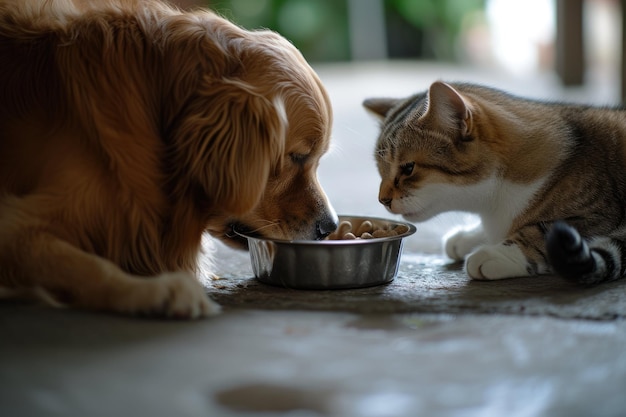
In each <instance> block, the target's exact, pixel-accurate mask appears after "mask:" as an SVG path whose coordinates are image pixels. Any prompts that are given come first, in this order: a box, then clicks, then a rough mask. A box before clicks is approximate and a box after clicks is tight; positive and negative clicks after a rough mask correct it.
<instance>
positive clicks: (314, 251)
mask: <svg viewBox="0 0 626 417" xmlns="http://www.w3.org/2000/svg"><path fill="white" fill-rule="evenodd" d="M344 220H348V221H350V222H351V223H352V224H353V225H357V226H355V228H356V227H358V224H360V223H362V222H363V221H365V220H369V221H371V222H372V223H373V224H374V226H375V227H376V228H393V227H395V226H397V225H405V226H407V227H408V231H407V232H405V233H402V234H400V235H397V236H390V237H381V238H373V239H357V240H319V241H317V240H279V239H265V238H257V237H253V236H248V235H246V234H242V233H239V235H241V236H243V237H245V238H247V239H248V246H249V249H250V259H251V261H252V270H253V272H254V275H255V276H256V278H257V279H258V280H260V281H261V282H264V283H266V284H271V285H277V286H281V287H287V288H297V289H316V290H320V289H341V288H361V287H370V286H373V285H380V284H385V283H387V282H391V281H392V280H393V279H394V278H395V276H396V274H397V272H398V265H399V264H400V255H401V252H402V244H403V239H404V238H405V237H407V236H410V235H412V234H413V233H415V226H413V225H412V224H410V223H405V222H399V221H395V220H386V219H380V218H371V217H360V216H339V221H340V222H341V221H344Z"/></svg>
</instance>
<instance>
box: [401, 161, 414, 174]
mask: <svg viewBox="0 0 626 417" xmlns="http://www.w3.org/2000/svg"><path fill="white" fill-rule="evenodd" d="M413 168H415V162H407V163H406V164H402V165H400V174H402V175H404V176H407V177H408V176H409V175H411V174H412V173H413Z"/></svg>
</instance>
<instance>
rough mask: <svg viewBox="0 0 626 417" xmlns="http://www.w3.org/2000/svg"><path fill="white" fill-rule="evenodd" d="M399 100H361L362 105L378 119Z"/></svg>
mask: <svg viewBox="0 0 626 417" xmlns="http://www.w3.org/2000/svg"><path fill="white" fill-rule="evenodd" d="M399 101H400V100H398V99H395V98H368V99H366V100H365V101H364V102H363V107H365V109H366V110H368V111H369V112H370V113H371V114H373V115H374V116H376V117H377V118H378V119H380V120H385V117H386V116H387V114H388V113H389V110H391V109H392V108H393V107H394V106H395V105H396V104H398V102H399Z"/></svg>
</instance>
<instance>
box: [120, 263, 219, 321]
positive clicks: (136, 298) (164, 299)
mask: <svg viewBox="0 0 626 417" xmlns="http://www.w3.org/2000/svg"><path fill="white" fill-rule="evenodd" d="M118 308H119V310H120V311H121V312H125V313H131V314H139V315H146V316H157V317H168V318H176V319H197V318H201V317H207V316H210V315H214V314H217V313H219V311H220V306H219V305H218V304H217V303H215V302H214V301H212V300H211V299H210V298H209V297H208V296H207V295H206V292H205V289H204V287H203V286H202V285H201V284H200V282H198V280H197V279H196V278H195V277H194V276H193V275H192V274H189V273H187V272H168V273H164V274H161V275H159V276H156V277H154V278H146V279H137V280H136V281H135V282H134V283H133V285H132V289H131V291H129V292H128V293H127V294H125V296H124V297H122V299H120V300H118Z"/></svg>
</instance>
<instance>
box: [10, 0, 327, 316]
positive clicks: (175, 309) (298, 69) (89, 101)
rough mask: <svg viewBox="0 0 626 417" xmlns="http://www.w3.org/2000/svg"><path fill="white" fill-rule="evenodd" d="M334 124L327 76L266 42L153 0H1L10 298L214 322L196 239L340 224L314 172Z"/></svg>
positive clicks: (321, 229) (271, 39)
mask: <svg viewBox="0 0 626 417" xmlns="http://www.w3.org/2000/svg"><path fill="white" fill-rule="evenodd" d="M330 128H331V109H330V104H329V100H328V97H327V95H326V93H325V91H324V88H323V86H322V85H321V83H320V81H319V79H318V78H317V76H316V75H315V73H314V72H313V70H312V69H311V68H310V67H309V65H308V64H307V63H306V62H305V60H304V59H303V57H302V56H301V54H300V53H299V52H298V51H297V50H296V49H295V48H294V47H293V46H292V45H291V44H290V43H289V42H287V41H286V40H285V39H284V38H282V37H280V36H279V35H277V34H275V33H272V32H270V31H258V32H250V31H246V30H243V29H241V28H239V27H237V26H235V25H233V24H232V23H230V22H228V21H226V20H224V19H222V18H220V17H219V16H217V15H215V14H213V13H211V12H209V11H204V10H197V11H193V12H182V11H179V10H177V9H175V8H173V7H170V6H169V5H166V4H164V3H160V2H158V1H139V0H134V1H128V0H124V1H123V0H119V1H113V0H110V1H98V2H86V1H85V2H79V1H77V0H75V1H70V0H53V1H45V2H44V1H40V0H34V1H25V0H11V1H7V0H3V1H0V287H2V288H4V289H5V292H6V290H7V289H8V290H11V291H12V290H21V289H32V290H37V291H39V292H42V291H41V290H43V292H45V293H46V294H48V295H50V296H52V298H53V299H55V300H57V301H60V302H63V303H65V304H70V305H76V306H78V307H82V308H89V309H102V310H108V311H116V312H123V313H131V314H132V313H138V314H157V315H165V316H182V317H196V316H202V315H206V314H209V313H211V312H212V311H214V310H215V309H216V308H217V307H216V305H215V304H213V303H212V302H211V301H210V300H209V299H208V298H207V297H206V295H205V291H204V289H203V288H202V287H201V285H200V284H199V283H198V281H197V280H196V279H195V277H194V273H195V272H196V261H197V255H198V252H199V250H200V246H201V238H202V234H203V232H205V231H208V232H209V233H211V234H212V235H213V236H216V237H218V238H221V239H224V240H226V241H229V242H231V243H233V244H235V245H238V244H239V243H238V241H237V240H236V239H229V236H230V232H231V228H232V225H238V227H240V228H242V229H244V230H248V231H251V230H257V231H258V232H259V233H261V234H265V235H269V236H272V237H278V238H289V239H293V238H298V239H312V238H319V237H322V236H323V235H325V234H327V233H328V232H330V231H332V229H333V228H334V227H335V224H336V216H335V214H334V212H333V211H332V208H330V206H329V204H328V202H327V200H326V197H325V195H324V193H323V191H322V190H321V188H320V186H319V184H318V182H317V179H316V169H317V165H318V162H319V158H320V157H321V156H322V154H323V153H324V152H326V151H327V149H328V146H329V136H330ZM139 276H149V277H150V279H140V278H139Z"/></svg>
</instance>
